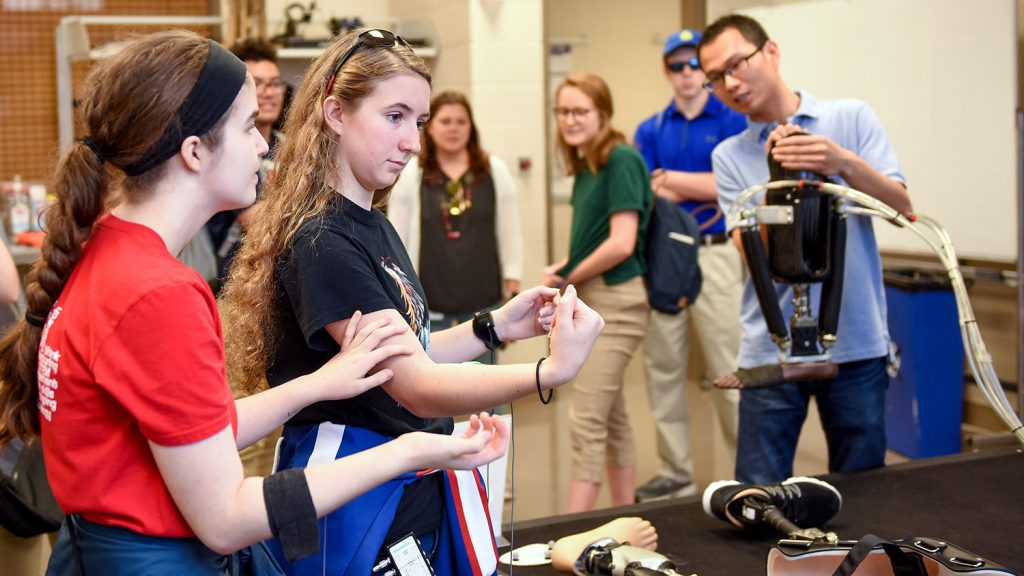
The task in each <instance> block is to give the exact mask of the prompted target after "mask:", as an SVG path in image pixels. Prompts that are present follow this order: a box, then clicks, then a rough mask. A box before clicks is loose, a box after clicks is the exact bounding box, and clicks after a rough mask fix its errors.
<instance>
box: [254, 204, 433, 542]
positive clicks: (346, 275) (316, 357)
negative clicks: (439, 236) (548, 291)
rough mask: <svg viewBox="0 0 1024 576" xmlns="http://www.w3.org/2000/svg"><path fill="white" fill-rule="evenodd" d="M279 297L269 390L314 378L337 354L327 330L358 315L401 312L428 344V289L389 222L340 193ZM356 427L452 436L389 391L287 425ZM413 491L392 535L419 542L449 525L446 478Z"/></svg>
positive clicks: (310, 226)
mask: <svg viewBox="0 0 1024 576" xmlns="http://www.w3.org/2000/svg"><path fill="white" fill-rule="evenodd" d="M275 281H276V286H277V289H278V291H279V293H280V297H279V298H278V305H277V310H276V321H277V330H278V333H279V334H280V340H279V341H278V342H277V346H276V349H275V351H274V355H273V360H272V362H271V363H270V365H269V368H268V370H267V380H268V382H269V383H270V385H271V386H277V385H279V384H283V383H284V382H287V381H289V380H292V379H293V378H297V377H299V376H302V375H305V374H308V373H310V372H313V371H315V370H317V369H318V368H320V367H321V366H323V365H324V364H325V363H326V362H327V361H328V360H330V359H331V358H332V357H334V355H335V354H337V352H338V350H339V346H338V344H337V343H336V342H335V341H334V338H332V337H331V335H330V334H329V333H328V332H327V330H326V329H325V327H326V326H327V325H328V324H332V323H334V322H337V321H339V320H345V319H347V318H350V317H352V314H354V313H355V312H356V311H357V310H359V311H361V312H362V313H364V314H369V313H371V312H376V311H378V310H385V309H388V308H394V309H396V310H398V312H399V313H400V314H401V315H402V316H403V317H404V318H405V320H406V322H408V323H409V326H410V328H412V330H413V333H415V334H416V335H417V337H418V338H419V340H420V344H421V345H422V346H423V347H424V349H427V348H428V347H429V343H430V320H429V317H428V315H427V310H426V306H425V305H424V297H423V289H422V288H421V287H420V283H419V279H418V278H417V277H416V274H415V272H414V269H413V266H412V263H411V262H410V260H409V255H408V253H407V252H406V250H405V247H404V246H403V244H402V241H401V240H400V239H399V237H398V234H397V233H396V232H395V229H394V227H393V226H392V225H391V222H389V221H388V219H387V217H386V216H384V214H383V213H381V212H380V211H379V210H369V211H368V210H364V209H363V208H361V207H359V206H358V205H356V204H354V203H352V202H350V201H349V200H348V199H346V198H344V197H343V196H342V195H341V194H336V195H335V197H334V198H333V199H332V200H331V204H330V206H329V207H328V208H327V211H326V212H325V214H324V216H323V219H322V220H317V221H314V222H309V223H307V224H306V225H305V226H304V227H303V228H302V229H301V230H299V232H298V233H297V234H296V235H295V238H294V239H293V240H292V243H291V247H290V248H289V249H288V250H287V251H286V252H285V254H284V255H283V257H282V258H281V260H280V262H279V263H278V266H277V270H276V275H275ZM320 422H333V423H335V424H344V425H352V426H357V427H360V428H366V429H368V430H373V431H374V432H378V433H380V434H384V435H387V436H399V435H401V434H404V433H406V432H412V431H417V430H421V431H426V432H433V433H437V434H451V432H452V427H453V424H452V419H451V418H420V417H418V416H416V415H414V414H412V413H411V412H409V411H408V410H406V409H405V408H403V407H402V406H401V405H399V404H398V402H396V401H395V399H394V398H392V397H391V396H389V395H388V393H387V392H385V391H384V390H383V389H382V388H379V387H378V388H372V389H370V390H368V391H366V392H364V393H362V394H360V395H359V396H356V397H355V398H349V399H347V400H334V401H328V402H318V403H316V404H312V405H310V406H307V407H306V408H304V409H302V410H300V411H299V413H298V414H296V415H295V417H293V418H292V419H291V420H289V422H288V423H289V424H292V425H304V424H319V423H320ZM425 480H426V481H424V480H419V481H416V482H414V483H412V484H410V485H409V486H408V487H407V488H406V491H405V495H404V496H403V498H402V502H401V503H400V504H399V508H398V513H397V514H396V515H395V522H394V523H393V525H392V532H390V533H389V541H390V539H391V535H395V536H404V535H406V534H408V533H409V532H416V533H417V534H420V533H422V532H424V531H426V530H428V529H432V528H433V527H435V526H436V525H437V523H438V521H439V519H440V517H441V510H442V506H443V504H442V501H441V499H440V497H439V496H438V494H439V493H440V492H441V488H440V484H439V483H440V475H439V474H431V475H430V476H428V477H427V479H425Z"/></svg>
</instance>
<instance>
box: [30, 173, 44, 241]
mask: <svg viewBox="0 0 1024 576" xmlns="http://www.w3.org/2000/svg"><path fill="white" fill-rule="evenodd" d="M46 197H47V194H46V186H45V185H43V184H32V185H31V186H29V187H28V207H29V218H30V220H29V225H30V226H31V227H32V230H44V229H45V226H43V209H44V208H46Z"/></svg>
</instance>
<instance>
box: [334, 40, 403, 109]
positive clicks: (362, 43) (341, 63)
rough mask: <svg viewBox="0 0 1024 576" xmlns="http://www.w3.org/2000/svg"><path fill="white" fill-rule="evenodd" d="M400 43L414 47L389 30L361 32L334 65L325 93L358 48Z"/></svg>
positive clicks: (390, 45) (381, 46) (388, 45)
mask: <svg viewBox="0 0 1024 576" xmlns="http://www.w3.org/2000/svg"><path fill="white" fill-rule="evenodd" d="M399 43H401V44H402V45H403V46H405V47H406V48H409V49H410V50H411V49H412V46H409V43H408V42H406V41H405V40H403V39H402V37H401V36H396V35H395V34H394V33H393V32H391V31H389V30H381V29H379V28H376V29H374V30H367V31H366V32H363V33H362V34H360V35H359V36H358V37H357V38H356V41H355V42H353V43H352V45H351V46H349V48H348V50H345V53H344V54H342V55H341V58H338V63H337V64H335V65H334V69H333V70H331V74H330V76H328V77H327V88H325V89H324V95H325V96H326V95H327V94H330V92H331V88H332V87H333V86H334V80H335V78H337V77H338V72H340V71H341V67H342V66H344V65H345V62H348V59H349V58H351V57H352V55H353V54H355V53H356V50H358V49H359V48H361V47H363V46H365V47H367V48H392V47H394V46H397V45H398V44H399Z"/></svg>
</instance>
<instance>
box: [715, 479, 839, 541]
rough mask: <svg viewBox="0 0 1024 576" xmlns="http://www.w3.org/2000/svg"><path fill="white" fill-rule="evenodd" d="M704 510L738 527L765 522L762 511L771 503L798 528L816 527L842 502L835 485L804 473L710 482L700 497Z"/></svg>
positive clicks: (829, 516) (837, 510) (827, 518)
mask: <svg viewBox="0 0 1024 576" xmlns="http://www.w3.org/2000/svg"><path fill="white" fill-rule="evenodd" d="M701 503H702V504H703V506H704V513H705V514H707V515H708V516H711V517H712V518H718V519H720V520H724V521H726V522H729V523H730V524H733V525H735V526H738V527H740V528H746V527H753V526H762V525H764V524H765V519H764V512H765V510H766V509H768V508H769V507H774V508H776V509H777V510H779V511H780V512H782V515H783V516H785V517H786V518H787V519H788V520H789V521H790V522H792V523H793V524H796V525H797V526H799V527H800V528H817V527H819V526H821V525H822V524H824V523H825V522H827V521H829V520H830V519H831V518H832V517H833V516H835V515H836V513H837V512H839V509H840V508H842V506H843V497H842V495H840V494H839V490H836V488H835V486H833V485H831V484H829V483H828V482H825V481H824V480H818V479H817V478H807V477H804V476H794V477H793V478H789V479H786V480H783V481H782V482H777V483H771V484H759V485H752V484H741V483H740V482H737V481H735V480H719V481H718V482H712V483H711V484H710V485H709V486H708V487H707V489H705V490H704V496H703V498H702V499H701Z"/></svg>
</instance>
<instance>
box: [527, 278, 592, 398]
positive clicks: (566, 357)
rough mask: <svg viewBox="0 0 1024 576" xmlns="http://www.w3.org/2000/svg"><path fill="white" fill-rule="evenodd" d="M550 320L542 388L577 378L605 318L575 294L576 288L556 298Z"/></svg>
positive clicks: (542, 369)
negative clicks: (548, 352) (549, 347)
mask: <svg viewBox="0 0 1024 576" xmlns="http://www.w3.org/2000/svg"><path fill="white" fill-rule="evenodd" d="M554 302H555V313H554V314H553V315H552V318H551V332H550V333H549V337H550V339H551V355H550V356H549V357H548V359H547V360H545V361H544V362H543V363H542V364H541V376H540V381H541V385H542V386H543V387H544V388H554V387H556V386H561V385H562V384H565V383H566V382H568V381H569V380H572V379H573V378H575V377H576V374H577V373H578V372H579V371H580V368H582V367H583V363H584V362H586V360H587V356H589V355H590V349H591V348H593V346H594V342H595V341H596V340H597V337H598V336H599V335H600V334H601V330H603V329H604V319H603V318H601V315H600V314H598V313H597V312H596V311H594V309H593V308H591V307H590V306H587V304H586V303H585V302H583V300H580V299H579V298H578V297H577V295H576V287H575V286H573V285H571V284H570V285H569V286H566V288H565V291H564V292H562V294H561V295H560V296H558V297H557V298H555V301H554Z"/></svg>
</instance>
